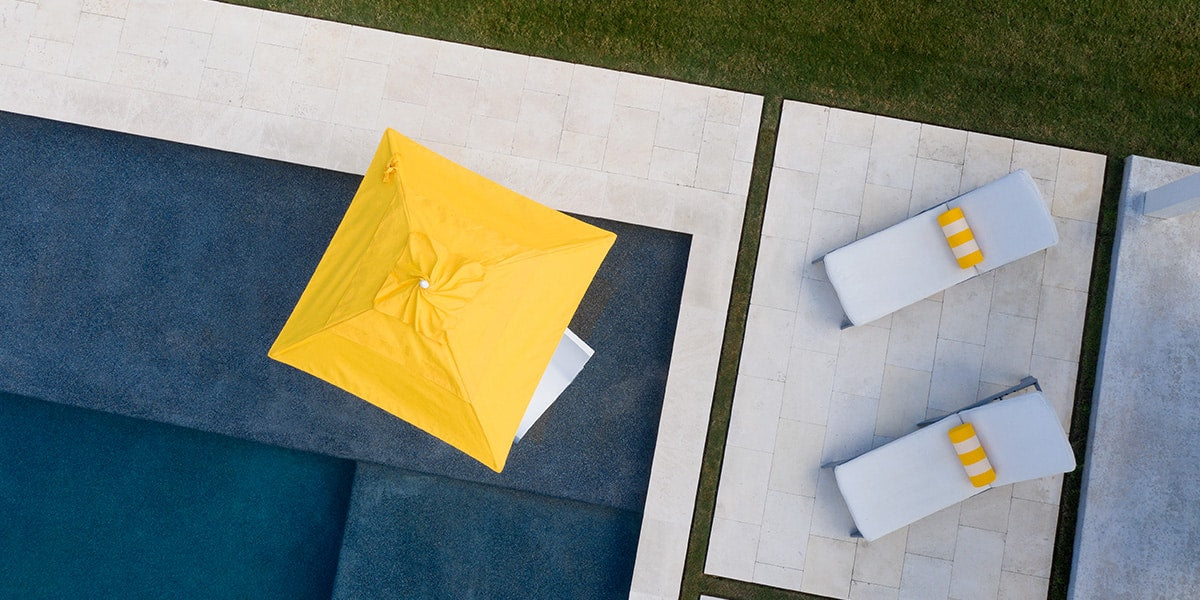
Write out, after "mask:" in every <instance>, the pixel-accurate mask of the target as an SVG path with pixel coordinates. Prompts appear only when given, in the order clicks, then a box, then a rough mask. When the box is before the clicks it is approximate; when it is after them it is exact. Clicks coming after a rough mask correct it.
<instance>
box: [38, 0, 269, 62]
mask: <svg viewBox="0 0 1200 600" xmlns="http://www.w3.org/2000/svg"><path fill="white" fill-rule="evenodd" d="M46 4H55V3H54V2H49V3H46ZM223 12H224V11H223ZM248 12H253V11H248V10H241V11H238V13H240V14H242V15H245V14H246V13H248ZM172 20H173V17H172V5H171V4H170V3H167V2H156V1H154V0H130V1H129V9H128V10H127V11H126V13H125V27H124V28H123V29H122V31H121V42H120V45H119V46H118V49H119V50H120V51H121V52H127V53H129V54H137V55H139V56H147V57H151V58H162V49H163V41H164V40H166V38H167V28H168V27H170V26H171V21H172ZM254 21H255V22H254V28H255V29H256V30H257V28H258V22H257V18H256V19H255V20H254Z"/></svg>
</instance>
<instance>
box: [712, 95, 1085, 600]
mask: <svg viewBox="0 0 1200 600" xmlns="http://www.w3.org/2000/svg"><path fill="white" fill-rule="evenodd" d="M775 160H776V162H775V167H774V170H773V172H772V176H771V189H770V194H769V197H768V200H767V212H766V218H765V222H764V225H763V235H762V245H761V247H760V249H759V259H758V265H757V270H756V273H755V278H754V290H753V294H752V298H751V304H750V314H749V320H748V323H747V326H746V337H745V342H744V344H743V347H742V358H741V369H740V372H739V375H738V382H737V388H736V392H735V394H734V404H733V415H732V419H731V422H730V426H729V438H728V443H727V445H726V448H725V460H724V465H723V467H722V471H721V481H720V484H719V488H718V493H717V508H716V517H715V520H714V523H713V531H712V542H711V545H710V547H709V554H708V560H707V564H706V567H705V571H706V572H708V573H711V574H715V575H723V576H726V577H731V578H735V579H740V580H743V581H753V582H757V583H763V584H768V585H773V586H777V587H782V588H787V589H792V590H800V591H804V592H811V593H815V594H820V595H823V596H829V597H835V598H859V597H864V598H865V597H891V598H896V597H899V598H920V599H934V598H958V599H964V600H966V599H970V600H977V599H992V598H1033V597H1037V596H1039V595H1040V596H1043V597H1044V595H1045V593H1046V589H1047V586H1048V584H1049V580H1048V576H1049V574H1050V562H1051V554H1052V551H1053V546H1054V527H1055V523H1056V521H1057V518H1058V503H1059V496H1060V490H1061V484H1062V478H1061V476H1058V477H1052V478H1045V479H1042V480H1037V481H1030V482H1025V483H1020V484H1016V485H1011V486H1005V487H1002V488H996V489H993V490H989V491H988V492H986V493H983V494H980V495H978V496H975V497H973V498H971V499H970V500H968V501H966V502H963V503H962V504H959V505H956V506H953V507H950V508H948V509H945V510H943V511H941V512H939V513H937V514H935V515H932V516H930V517H927V518H926V519H923V520H921V521H919V522H917V523H915V524H913V525H912V526H910V527H907V528H905V529H902V530H900V531H897V532H895V533H892V534H889V535H887V536H885V537H883V538H882V539H879V540H876V541H874V542H871V543H869V544H868V543H866V542H864V541H862V540H857V541H856V540H853V539H851V538H850V537H849V535H848V534H849V532H850V531H851V530H852V529H853V523H852V520H851V518H850V515H849V513H848V512H847V510H846V508H845V504H844V503H843V501H842V499H841V496H840V494H839V492H838V490H837V487H836V484H835V482H834V480H833V477H832V471H831V470H829V469H824V470H822V469H820V468H819V466H820V465H821V464H823V463H825V462H830V461H837V460H845V459H848V458H851V457H853V456H856V455H858V454H860V453H862V452H864V451H866V450H869V449H870V448H872V447H875V446H878V445H880V444H883V443H885V442H887V441H889V440H891V439H894V438H896V437H899V436H902V435H905V434H907V433H909V432H911V431H914V430H915V429H916V423H917V422H918V421H921V420H922V419H925V418H926V417H931V416H939V415H942V414H946V413H948V412H951V411H954V410H957V409H959V408H962V407H964V406H966V405H968V404H970V403H972V402H974V401H976V400H977V399H978V398H982V397H985V396H987V395H990V394H992V393H994V392H996V391H998V390H1000V389H1003V388H1005V387H1008V386H1009V385H1012V384H1014V383H1016V382H1017V381H1018V380H1019V379H1020V378H1021V377H1023V376H1025V375H1028V374H1033V375H1035V376H1036V377H1038V378H1039V379H1040V380H1041V382H1042V385H1043V388H1044V389H1045V392H1046V396H1047V398H1049V400H1050V401H1051V403H1052V404H1053V406H1054V407H1055V409H1056V411H1057V412H1058V414H1059V417H1060V419H1061V420H1062V423H1063V426H1064V428H1068V427H1069V423H1070V414H1071V409H1072V401H1073V399H1074V393H1075V380H1076V375H1077V372H1078V360H1079V349H1080V337H1081V332H1082V328H1083V319H1084V307H1085V305H1086V302H1087V291H1088V281H1089V275H1090V272H1091V265H1092V250H1093V247H1094V245H1095V236H1096V219H1097V211H1098V209H1099V205H1100V192H1101V186H1102V182H1103V176H1104V157H1103V156H1100V155H1096V154H1088V153H1083V152H1078V151H1074V150H1068V149H1060V148H1054V147H1050V146H1044V145H1039V144H1032V143H1027V142H1022V141H1014V140H1011V139H1004V138H998V137H994V136H988V135H981V134H977V133H969V132H966V131H957V130H951V129H946V128H943V127H935V126H931V125H923V124H920V123H913V122H909V121H900V120H896V119H890V118H886V117H877V116H873V115H868V114H862V113H855V112H849V111H844V110H837V109H829V108H825V107H821V106H814V105H811V104H801V103H794V102H788V103H785V105H784V111H783V117H782V122H781V124H780V131H779V142H778V145H777V150H776V159H775ZM1016 169H1026V170H1027V171H1029V173H1030V174H1031V175H1032V176H1033V177H1034V179H1035V181H1036V183H1037V185H1038V186H1039V188H1040V189H1041V191H1042V194H1043V196H1044V197H1045V200H1046V202H1047V203H1048V208H1049V209H1050V211H1051V214H1052V215H1053V217H1054V220H1055V224H1056V226H1057V228H1058V232H1059V237H1060V241H1059V243H1058V244H1057V245H1055V246H1053V247H1051V248H1049V249H1048V250H1044V251H1041V252H1038V253H1036V254H1034V255H1032V256H1029V257H1027V258H1024V259H1022V260H1019V261H1016V262H1014V263H1011V264H1009V265H1006V266H1004V267H1001V268H999V269H997V270H995V271H992V272H989V273H986V274H984V275H982V276H979V277H976V278H974V279H971V280H969V281H966V282H964V283H961V284H959V285H957V286H954V287H952V288H950V289H948V290H946V291H945V292H942V293H939V294H937V295H935V296H933V297H931V298H928V299H926V300H923V301H921V302H918V303H917V304H914V305H912V306H910V307H908V308H905V309H902V310H900V311H898V312H896V313H894V314H892V315H889V316H887V317H884V318H883V319H880V320H879V321H876V322H874V323H870V324H867V325H863V326H859V327H854V328H851V329H847V330H845V331H840V330H839V329H838V327H839V324H840V322H841V318H842V311H841V306H840V305H839V304H838V300H837V297H836V295H835V293H834V291H833V289H832V287H831V286H830V284H829V283H828V281H827V279H826V277H825V273H824V265H823V264H817V265H812V264H810V261H811V260H812V259H813V258H815V257H818V256H821V255H823V254H824V253H826V252H828V251H830V250H833V249H835V248H837V247H839V246H842V245H844V244H846V243H849V242H851V241H853V240H855V239H857V238H861V237H864V236H866V235H869V234H871V233H874V232H875V231H878V230H880V229H883V228H885V227H887V226H889V225H891V224H893V223H896V222H899V221H901V220H903V219H904V218H906V217H908V216H911V215H914V214H916V213H918V212H920V211H922V210H924V209H926V208H928V207H930V206H933V205H935V204H938V203H940V202H944V201H946V200H948V199H950V198H952V197H954V196H956V195H958V194H959V193H961V192H966V191H969V190H971V189H973V188H975V187H978V186H980V185H982V184H984V183H987V182H989V181H991V180H993V179H996V178H998V177H1000V176H1003V175H1005V174H1007V173H1009V172H1010V171H1013V170H1016Z"/></svg>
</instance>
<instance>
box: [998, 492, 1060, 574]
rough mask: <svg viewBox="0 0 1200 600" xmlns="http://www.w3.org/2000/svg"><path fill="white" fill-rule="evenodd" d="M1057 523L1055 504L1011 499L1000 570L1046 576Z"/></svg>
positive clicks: (1052, 552)
mask: <svg viewBox="0 0 1200 600" xmlns="http://www.w3.org/2000/svg"><path fill="white" fill-rule="evenodd" d="M1057 523H1058V506H1055V505H1053V504H1044V503H1041V502H1031V501H1029V500H1022V499H1020V498H1017V499H1014V500H1013V501H1012V514H1011V516H1010V517H1009V525H1008V537H1007V542H1006V544H1005V547H1004V570H1005V571H1015V572H1017V573H1023V574H1025V575H1035V576H1038V577H1049V576H1050V560H1051V558H1052V557H1053V554H1054V532H1055V525H1057Z"/></svg>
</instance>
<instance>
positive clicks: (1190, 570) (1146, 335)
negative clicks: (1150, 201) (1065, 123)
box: [1070, 156, 1200, 600]
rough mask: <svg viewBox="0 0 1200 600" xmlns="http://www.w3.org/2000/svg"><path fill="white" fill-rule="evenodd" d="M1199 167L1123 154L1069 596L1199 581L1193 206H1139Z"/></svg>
mask: <svg viewBox="0 0 1200 600" xmlns="http://www.w3.org/2000/svg"><path fill="white" fill-rule="evenodd" d="M1197 172H1200V167H1195V166H1188V165H1180V164H1177V163H1169V162H1165V161H1160V160H1154V159H1149V158H1143V157H1140V156H1131V157H1129V158H1128V159H1126V163H1125V180H1124V181H1125V183H1124V188H1123V190H1122V193H1121V206H1120V216H1119V218H1118V223H1117V234H1116V243H1115V245H1114V248H1113V262H1112V271H1111V272H1110V276H1109V297H1108V311H1107V314H1106V315H1105V321H1104V333H1103V340H1102V342H1101V344H1102V345H1101V349H1100V362H1099V367H1098V373H1097V375H1096V377H1097V385H1096V390H1095V395H1094V397H1093V399H1092V412H1091V427H1090V429H1089V439H1088V444H1087V448H1088V450H1087V457H1086V459H1085V461H1084V471H1083V490H1082V493H1081V498H1080V506H1079V522H1078V528H1077V530H1076V534H1075V556H1074V568H1073V570H1072V574H1071V591H1070V596H1071V597H1072V598H1075V599H1078V600H1085V599H1087V600H1091V599H1108V598H1112V599H1118V598H1190V597H1195V594H1197V593H1198V590H1200V519H1198V518H1197V516H1196V515H1197V512H1196V511H1197V508H1196V507H1197V505H1198V503H1200V479H1197V477H1196V476H1195V473H1196V465H1197V464H1200V443H1197V441H1198V440H1200V437H1198V432H1200V244H1198V243H1197V242H1198V241H1200V212H1193V213H1190V214H1185V215H1181V216H1178V217H1172V218H1169V219H1159V218H1155V217H1149V216H1146V215H1143V214H1142V200H1143V195H1144V194H1145V192H1146V191H1148V190H1152V189H1154V188H1157V187H1159V186H1162V185H1165V184H1167V183H1171V182H1173V181H1176V180H1179V179H1182V178H1183V177H1186V176H1188V175H1191V174H1193V173H1197Z"/></svg>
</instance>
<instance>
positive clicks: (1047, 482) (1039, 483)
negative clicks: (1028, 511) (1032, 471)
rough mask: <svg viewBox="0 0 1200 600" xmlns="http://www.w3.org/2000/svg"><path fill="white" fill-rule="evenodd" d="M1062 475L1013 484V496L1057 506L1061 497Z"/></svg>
mask: <svg viewBox="0 0 1200 600" xmlns="http://www.w3.org/2000/svg"><path fill="white" fill-rule="evenodd" d="M1062 483H1063V476H1062V475H1061V474H1059V475H1051V476H1050V477H1040V478H1038V479H1032V480H1029V481H1022V482H1021V483H1015V484H1013V493H1012V494H1013V498H1014V499H1017V498H1020V499H1022V500H1032V501H1034V502H1041V503H1043V504H1051V505H1054V506H1057V505H1058V503H1059V499H1060V498H1062Z"/></svg>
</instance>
